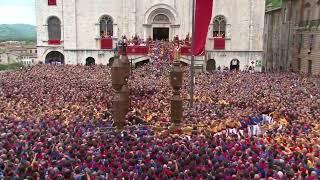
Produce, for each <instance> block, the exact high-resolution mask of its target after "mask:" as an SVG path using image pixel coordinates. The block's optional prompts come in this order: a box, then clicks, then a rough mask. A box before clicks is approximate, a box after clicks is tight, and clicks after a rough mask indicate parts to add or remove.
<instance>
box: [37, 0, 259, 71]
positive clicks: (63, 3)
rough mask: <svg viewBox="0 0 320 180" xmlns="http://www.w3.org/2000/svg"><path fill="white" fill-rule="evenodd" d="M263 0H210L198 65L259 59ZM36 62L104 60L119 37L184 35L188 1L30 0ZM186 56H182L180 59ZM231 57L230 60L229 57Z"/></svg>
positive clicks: (188, 23)
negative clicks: (34, 16) (33, 10)
mask: <svg viewBox="0 0 320 180" xmlns="http://www.w3.org/2000/svg"><path fill="white" fill-rule="evenodd" d="M264 9H265V3H264V0H237V1H234V0H214V8H213V15H212V19H211V24H210V27H209V33H208V37H207V38H208V39H207V44H206V55H205V56H204V57H201V58H197V59H199V62H200V63H201V64H207V63H204V62H208V64H211V65H214V66H215V67H218V66H220V67H223V66H226V67H229V66H230V63H231V62H232V60H234V59H236V60H238V62H239V67H240V68H241V69H243V68H245V67H247V66H250V65H251V64H254V63H255V62H256V61H262V58H263V28H264ZM36 11H37V48H38V51H37V52H38V61H42V62H48V61H51V60H57V61H60V62H61V63H66V64H85V63H86V61H87V60H88V58H90V60H91V61H92V60H93V61H95V63H96V64H108V63H109V59H110V58H111V57H112V56H113V51H112V48H109V49H108V48H107V49H106V48H102V41H104V40H103V38H102V34H104V35H106V36H109V37H110V39H112V41H111V42H109V43H112V44H111V47H113V48H114V47H115V44H116V42H118V40H119V39H120V38H121V37H122V36H123V35H126V36H127V37H129V38H131V37H132V36H134V35H139V36H140V37H141V38H142V39H144V40H146V39H147V38H148V37H151V38H153V39H169V40H172V39H173V38H174V37H175V36H176V35H178V36H179V37H180V39H184V38H185V37H186V35H187V34H190V35H191V30H192V0H41V1H36ZM186 59H188V57H187V58H186ZM233 62H235V61H233Z"/></svg>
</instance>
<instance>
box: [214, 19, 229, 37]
mask: <svg viewBox="0 0 320 180" xmlns="http://www.w3.org/2000/svg"><path fill="white" fill-rule="evenodd" d="M226 25H227V22H226V18H225V17H224V16H222V15H219V16H216V17H215V18H214V21H213V37H225V35H226Z"/></svg>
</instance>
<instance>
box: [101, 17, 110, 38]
mask: <svg viewBox="0 0 320 180" xmlns="http://www.w3.org/2000/svg"><path fill="white" fill-rule="evenodd" d="M100 35H101V37H111V36H113V20H112V18H111V17H110V16H107V15H105V16H102V18H101V19H100Z"/></svg>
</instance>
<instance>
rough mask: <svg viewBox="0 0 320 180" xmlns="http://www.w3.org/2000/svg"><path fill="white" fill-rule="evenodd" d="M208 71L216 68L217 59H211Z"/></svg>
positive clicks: (208, 63)
mask: <svg viewBox="0 0 320 180" xmlns="http://www.w3.org/2000/svg"><path fill="white" fill-rule="evenodd" d="M206 69H207V71H208V72H213V71H215V70H216V61H215V60H214V59H209V61H208V62H207V67H206Z"/></svg>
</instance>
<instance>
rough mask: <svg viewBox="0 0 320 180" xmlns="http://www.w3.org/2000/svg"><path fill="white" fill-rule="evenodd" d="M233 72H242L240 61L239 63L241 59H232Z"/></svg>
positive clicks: (231, 68) (231, 67)
mask: <svg viewBox="0 0 320 180" xmlns="http://www.w3.org/2000/svg"><path fill="white" fill-rule="evenodd" d="M232 70H236V71H239V70H240V61H239V59H236V58H234V59H232V60H231V61H230V71H232Z"/></svg>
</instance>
